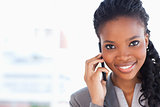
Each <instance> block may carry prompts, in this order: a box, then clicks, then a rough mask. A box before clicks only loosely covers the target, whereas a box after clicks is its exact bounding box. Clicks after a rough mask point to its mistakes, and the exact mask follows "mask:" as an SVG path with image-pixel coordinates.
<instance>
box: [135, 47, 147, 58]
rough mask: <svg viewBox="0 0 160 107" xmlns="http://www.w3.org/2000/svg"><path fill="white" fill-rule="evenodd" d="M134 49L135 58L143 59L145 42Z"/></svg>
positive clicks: (144, 56)
mask: <svg viewBox="0 0 160 107" xmlns="http://www.w3.org/2000/svg"><path fill="white" fill-rule="evenodd" d="M135 50H136V51H134V55H135V56H136V58H138V59H141V60H145V58H146V46H145V44H143V45H141V46H140V47H138V48H137V49H135Z"/></svg>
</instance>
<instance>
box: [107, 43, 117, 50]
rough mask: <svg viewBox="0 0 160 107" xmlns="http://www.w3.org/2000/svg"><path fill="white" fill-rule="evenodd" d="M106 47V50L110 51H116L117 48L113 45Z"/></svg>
mask: <svg viewBox="0 0 160 107" xmlns="http://www.w3.org/2000/svg"><path fill="white" fill-rule="evenodd" d="M105 47H106V49H108V50H110V49H115V48H116V47H115V46H114V45H111V44H109V45H106V46H105Z"/></svg>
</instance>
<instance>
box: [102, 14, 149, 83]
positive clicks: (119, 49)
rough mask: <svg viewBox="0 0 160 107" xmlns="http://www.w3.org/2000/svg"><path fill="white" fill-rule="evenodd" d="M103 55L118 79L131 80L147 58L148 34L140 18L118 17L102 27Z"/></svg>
mask: <svg viewBox="0 0 160 107" xmlns="http://www.w3.org/2000/svg"><path fill="white" fill-rule="evenodd" d="M99 34H100V40H101V47H102V56H103V59H104V60H105V62H106V64H107V65H108V67H109V68H110V69H111V70H112V71H113V76H114V77H116V78H117V79H118V78H119V79H123V80H131V79H134V77H136V74H137V73H138V71H139V70H140V68H141V67H142V65H143V63H144V61H145V58H146V48H147V45H148V35H147V34H146V33H145V32H144V26H143V24H142V23H140V21H139V20H137V19H135V18H130V17H118V18H116V19H113V20H110V21H107V22H106V23H105V25H104V26H103V27H102V28H101V29H100V33H99Z"/></svg>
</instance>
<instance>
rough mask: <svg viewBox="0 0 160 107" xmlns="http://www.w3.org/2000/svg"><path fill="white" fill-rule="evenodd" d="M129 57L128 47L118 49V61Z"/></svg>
mask: <svg viewBox="0 0 160 107" xmlns="http://www.w3.org/2000/svg"><path fill="white" fill-rule="evenodd" d="M130 58H131V52H130V51H129V50H128V49H125V48H123V49H122V48H121V49H119V51H118V53H117V56H116V59H117V60H119V61H128V60H129V59H130Z"/></svg>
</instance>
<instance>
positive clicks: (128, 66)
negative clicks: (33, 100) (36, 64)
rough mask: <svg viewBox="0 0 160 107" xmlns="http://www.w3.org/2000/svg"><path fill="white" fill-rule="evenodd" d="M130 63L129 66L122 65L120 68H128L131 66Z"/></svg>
mask: <svg viewBox="0 0 160 107" xmlns="http://www.w3.org/2000/svg"><path fill="white" fill-rule="evenodd" d="M131 66H132V65H129V66H123V67H120V68H121V69H128V68H129V67H131Z"/></svg>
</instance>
